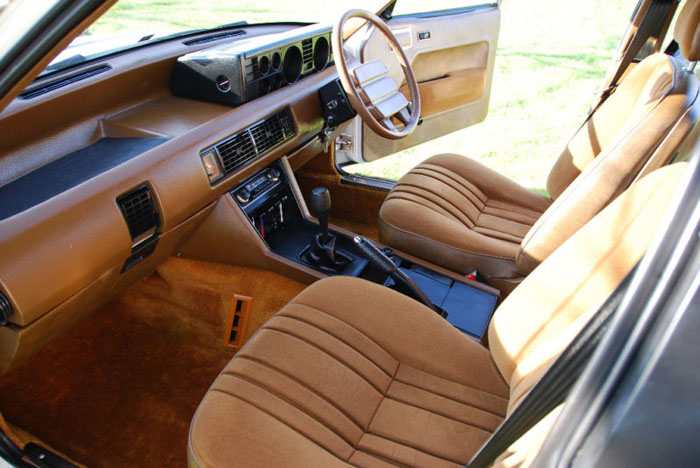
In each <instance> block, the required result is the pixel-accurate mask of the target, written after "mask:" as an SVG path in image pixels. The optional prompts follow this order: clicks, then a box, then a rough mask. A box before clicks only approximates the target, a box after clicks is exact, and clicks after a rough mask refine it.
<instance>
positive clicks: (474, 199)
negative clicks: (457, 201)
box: [394, 171, 488, 211]
mask: <svg viewBox="0 0 700 468" xmlns="http://www.w3.org/2000/svg"><path fill="white" fill-rule="evenodd" d="M412 175H414V176H416V178H425V179H429V180H434V181H436V182H437V183H438V184H439V185H441V186H445V187H448V188H450V189H452V190H453V191H455V192H456V193H457V195H458V196H461V197H462V198H464V199H465V200H466V201H467V202H469V203H471V204H472V205H473V206H474V207H475V208H476V209H477V210H478V211H481V210H483V209H484V207H485V206H486V202H485V201H483V200H482V199H481V198H482V197H479V196H478V195H477V194H476V193H474V190H473V189H471V188H469V187H465V186H464V185H463V184H460V183H459V182H458V181H455V180H454V179H451V178H449V177H447V176H445V178H446V179H448V180H445V179H444V178H438V177H435V176H434V175H432V174H424V173H422V172H420V171H417V172H413V173H412ZM455 185H456V186H455ZM406 187H417V188H422V189H424V190H425V191H427V192H430V193H432V194H434V195H435V196H437V197H439V198H441V199H442V200H444V201H446V202H447V203H450V204H454V203H453V202H452V201H451V200H449V199H447V198H445V196H444V195H442V194H441V193H440V192H439V191H436V190H433V189H431V188H429V187H428V186H426V184H425V183H422V184H419V183H417V182H409V181H403V182H401V184H400V185H397V186H396V188H395V189H394V191H401V190H402V189H403V190H405V188H406ZM483 198H486V200H487V201H488V198H487V197H486V196H484V197H483Z"/></svg>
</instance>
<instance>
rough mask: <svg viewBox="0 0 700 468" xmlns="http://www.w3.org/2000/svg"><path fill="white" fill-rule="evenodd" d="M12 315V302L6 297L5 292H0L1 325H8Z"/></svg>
mask: <svg viewBox="0 0 700 468" xmlns="http://www.w3.org/2000/svg"><path fill="white" fill-rule="evenodd" d="M11 315H12V304H10V301H9V300H8V299H7V297H5V295H4V294H3V293H1V292H0V325H7V322H9V321H10V316H11Z"/></svg>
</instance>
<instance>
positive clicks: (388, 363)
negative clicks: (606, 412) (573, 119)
mask: <svg viewBox="0 0 700 468" xmlns="http://www.w3.org/2000/svg"><path fill="white" fill-rule="evenodd" d="M686 167H687V163H679V164H675V165H672V166H668V167H665V168H663V169H660V170H658V171H655V172H654V173H652V174H650V175H649V176H647V177H645V178H643V179H642V180H641V181H639V182H638V183H637V184H635V185H634V186H633V187H632V188H631V189H630V190H628V191H627V192H625V193H624V194H623V195H622V196H621V197H619V198H618V199H617V200H616V201H615V202H614V203H613V204H611V205H610V206H609V207H607V208H606V209H605V210H603V211H602V212H601V213H600V214H599V215H598V216H596V217H595V218H594V219H593V220H592V221H591V222H590V223H589V224H587V225H586V226H585V227H584V228H583V229H582V230H580V231H579V232H577V233H576V234H575V235H574V236H573V237H572V238H571V239H569V240H568V241H567V242H566V243H564V244H563V245H562V247H561V248H560V249H559V250H558V251H557V252H555V253H554V254H553V255H552V256H550V257H549V258H548V259H547V260H546V261H545V262H544V263H543V264H542V265H541V266H540V267H538V268H537V269H536V270H535V271H534V272H533V274H532V275H530V276H529V277H528V278H527V279H526V280H525V281H524V282H523V283H522V285H521V286H520V287H519V288H517V289H516V290H515V292H514V293H513V294H512V295H511V296H510V297H509V298H508V299H507V300H506V301H505V302H504V303H503V304H502V305H501V306H500V307H499V308H498V310H497V311H496V313H495V315H494V318H493V320H492V323H491V325H490V327H489V341H490V347H491V348H490V350H489V349H486V348H484V347H482V346H481V345H479V344H478V343H476V342H475V341H473V340H471V339H470V338H468V337H466V336H465V335H462V334H461V333H460V332H458V331H457V329H455V328H453V327H452V326H451V325H449V324H448V323H447V322H446V321H444V320H443V319H441V318H440V317H439V316H438V315H437V314H435V313H434V312H432V311H431V310H429V309H427V308H426V307H425V306H423V305H421V304H419V303H417V302H415V301H413V300H412V299H409V298H407V297H406V296H403V295H401V294H398V293H396V292H394V291H392V290H390V289H388V288H385V287H382V286H379V285H376V284H373V283H369V282H367V281H364V280H360V279H356V278H349V277H332V278H327V279H324V280H321V281H319V282H317V283H315V284H313V285H312V286H310V287H308V288H307V289H306V290H305V291H303V292H302V293H301V294H300V295H299V296H297V297H296V298H295V299H294V300H292V301H291V302H290V303H289V304H288V305H287V306H285V307H284V308H283V309H282V310H280V312H278V314H277V315H275V316H274V317H273V318H272V319H271V320H270V321H269V322H268V323H266V324H265V325H264V326H263V327H262V328H261V329H260V330H259V331H258V333H256V334H255V336H254V337H253V338H251V339H250V341H249V342H248V343H247V344H246V346H245V347H244V348H243V349H242V350H241V351H240V352H239V353H238V355H237V356H236V357H235V358H234V359H233V360H232V361H231V362H230V363H229V365H228V366H227V367H226V368H225V369H224V371H223V372H222V373H221V375H220V376H219V377H218V378H217V380H216V381H215V382H214V384H213V385H212V387H211V388H210V390H209V392H208V393H207V395H206V396H205V398H204V400H203V401H202V403H201V404H200V407H199V409H198V410H197V413H196V414H195V417H194V419H193V422H192V426H191V431H190V442H189V463H190V465H191V466H202V467H215V466H231V465H241V466H253V467H255V466H348V465H354V466H368V467H374V466H378V467H379V466H396V465H410V466H459V465H462V464H464V463H466V462H468V461H469V459H470V457H471V456H472V455H473V454H474V453H475V452H476V450H478V448H479V446H481V445H482V444H483V443H484V442H485V441H486V440H487V438H488V437H489V435H490V433H491V432H492V431H494V430H495V429H496V427H497V426H498V424H499V423H500V422H501V421H502V419H503V418H504V417H505V416H506V415H507V414H508V413H509V412H510V411H512V409H513V407H514V406H515V405H516V404H517V403H518V402H519V401H520V400H521V399H522V397H523V396H524V395H525V394H527V392H528V391H529V390H530V388H531V387H532V385H533V384H534V382H536V381H537V379H539V378H540V377H541V375H542V373H543V372H544V371H545V370H546V369H547V367H548V366H549V365H550V364H551V362H552V361H553V360H554V359H555V358H556V357H557V356H558V355H559V354H560V352H561V351H562V350H563V349H564V347H565V346H566V345H567V344H568V343H569V342H570V340H571V339H572V338H573V336H575V334H576V333H578V331H579V330H580V329H581V327H582V326H583V325H584V324H585V322H586V321H587V320H588V318H589V317H590V316H591V314H592V312H593V311H594V310H595V309H596V307H597V306H598V305H599V304H601V303H602V302H603V301H604V299H605V297H606V296H607V295H608V294H609V293H610V292H611V291H612V290H613V289H614V288H615V286H616V285H617V284H619V282H620V281H621V279H622V277H624V275H626V274H627V273H628V272H629V271H630V270H631V269H632V267H633V265H634V264H635V263H636V262H637V260H638V259H639V258H640V257H641V255H642V254H643V252H644V251H645V250H646V248H647V247H648V244H649V242H650V239H651V237H652V234H653V232H654V231H655V227H656V226H657V225H658V224H659V222H660V219H661V217H662V216H663V214H664V212H665V211H666V209H667V206H668V203H669V201H670V199H671V195H672V193H673V192H674V190H673V189H674V187H675V186H676V185H677V184H678V181H679V180H680V178H681V176H682V175H683V173H684V171H685V168H686ZM563 272H565V273H566V274H562V273H563ZM553 421H554V417H549V418H548V419H546V420H544V421H543V422H542V423H541V424H540V425H538V426H536V427H535V428H533V431H535V432H531V433H529V434H526V436H525V437H526V438H525V439H524V440H528V438H529V439H533V440H536V441H540V442H541V440H542V439H543V437H544V435H545V434H546V433H547V432H548V425H550V426H551V424H552V423H553ZM529 448H530V447H529V445H528V444H523V443H522V440H521V441H520V442H516V444H514V446H513V447H511V450H509V451H508V452H507V453H506V454H505V455H504V459H502V460H501V462H503V463H508V460H524V459H528V457H531V456H532V453H531V452H529V451H528V450H529Z"/></svg>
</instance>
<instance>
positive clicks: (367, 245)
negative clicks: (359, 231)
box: [353, 236, 398, 275]
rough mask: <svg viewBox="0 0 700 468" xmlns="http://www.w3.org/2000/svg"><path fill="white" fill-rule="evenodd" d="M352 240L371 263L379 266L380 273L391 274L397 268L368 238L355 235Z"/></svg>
mask: <svg viewBox="0 0 700 468" xmlns="http://www.w3.org/2000/svg"><path fill="white" fill-rule="evenodd" d="M353 242H355V245H356V246H357V248H358V249H360V251H361V252H362V254H363V255H364V256H365V258H367V260H369V262H370V263H371V264H372V265H374V266H375V267H377V268H379V269H380V270H381V271H382V273H386V274H388V275H391V274H392V273H393V272H395V271H396V270H397V268H398V267H397V266H396V263H394V261H393V260H392V259H390V258H389V257H388V256H387V254H385V253H384V252H382V251H381V250H380V249H379V247H377V246H376V245H374V243H372V242H371V241H369V240H368V239H365V238H364V237H362V236H355V237H354V238H353Z"/></svg>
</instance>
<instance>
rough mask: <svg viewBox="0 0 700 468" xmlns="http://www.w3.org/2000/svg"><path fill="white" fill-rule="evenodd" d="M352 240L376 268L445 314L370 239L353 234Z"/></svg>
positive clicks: (434, 309)
mask: <svg viewBox="0 0 700 468" xmlns="http://www.w3.org/2000/svg"><path fill="white" fill-rule="evenodd" d="M353 242H355V245H356V246H357V248H358V249H360V252H362V254H363V255H364V256H365V258H367V260H369V262H370V263H371V264H372V265H374V266H375V267H376V268H378V269H379V270H380V271H381V272H382V273H386V274H387V275H389V276H391V277H392V278H393V279H394V281H396V282H397V283H400V284H402V285H403V286H405V287H406V289H408V291H409V293H410V295H411V296H412V297H413V298H414V299H416V300H417V301H420V302H422V303H423V304H425V305H426V306H428V307H429V308H430V309H432V310H433V311H435V312H436V313H437V314H439V315H441V316H442V317H446V316H447V313H446V312H445V311H444V310H442V309H440V308H439V307H438V306H436V305H435V304H433V301H431V300H430V299H428V296H426V295H425V293H424V292H423V291H422V290H421V289H420V288H419V287H418V285H417V284H416V282H415V281H413V279H411V277H410V276H408V275H407V274H406V273H405V272H404V271H403V270H401V269H400V268H399V267H398V266H397V265H396V263H394V261H393V260H392V259H391V258H389V256H388V255H387V254H385V253H384V252H382V251H381V250H380V249H379V247H377V246H376V245H374V243H373V242H372V241H370V240H369V239H366V238H364V237H362V236H355V238H354V239H353Z"/></svg>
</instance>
